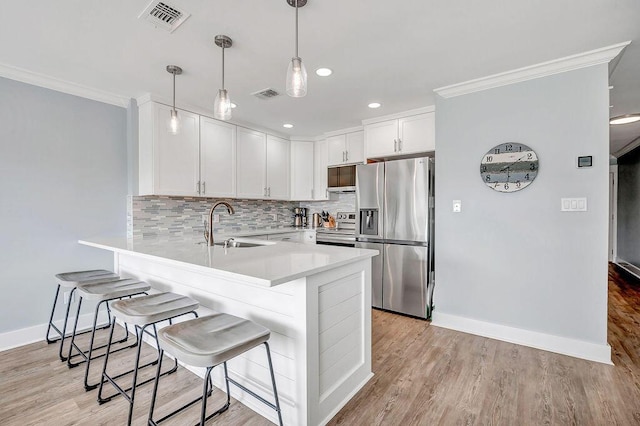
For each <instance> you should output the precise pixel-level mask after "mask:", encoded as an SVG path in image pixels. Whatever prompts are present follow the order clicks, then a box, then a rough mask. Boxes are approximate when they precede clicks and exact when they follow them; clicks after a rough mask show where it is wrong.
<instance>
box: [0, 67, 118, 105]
mask: <svg viewBox="0 0 640 426" xmlns="http://www.w3.org/2000/svg"><path fill="white" fill-rule="evenodd" d="M0 77H4V78H8V79H11V80H16V81H20V82H22V83H27V84H31V85H33V86H39V87H44V88H45V89H51V90H55V91H56V92H62V93H67V94H69V95H74V96H79V97H81V98H86V99H91V100H94V101H98V102H103V103H105V104H110V105H115V106H118V107H122V108H127V107H128V106H129V102H130V98H129V97H127V96H123V95H119V94H115V93H111V92H106V91H104V90H100V89H94V88H92V87H87V86H83V85H80V84H76V83H72V82H70V81H66V80H61V79H59V78H56V77H51V76H48V75H44V74H40V73H36V72H33V71H29V70H26V69H23V68H18V67H14V66H12V65H6V64H0Z"/></svg>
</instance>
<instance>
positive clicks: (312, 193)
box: [311, 188, 313, 200]
mask: <svg viewBox="0 0 640 426" xmlns="http://www.w3.org/2000/svg"><path fill="white" fill-rule="evenodd" d="M311 199H312V200H313V188H311Z"/></svg>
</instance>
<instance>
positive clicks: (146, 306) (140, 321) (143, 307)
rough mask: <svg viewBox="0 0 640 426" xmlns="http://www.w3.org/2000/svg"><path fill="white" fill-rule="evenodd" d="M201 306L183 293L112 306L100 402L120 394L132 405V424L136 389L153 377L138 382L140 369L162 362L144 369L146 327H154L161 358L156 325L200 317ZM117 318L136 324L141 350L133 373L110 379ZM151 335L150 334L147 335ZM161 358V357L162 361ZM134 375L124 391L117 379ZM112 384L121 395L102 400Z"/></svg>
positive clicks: (167, 294) (99, 391)
mask: <svg viewBox="0 0 640 426" xmlns="http://www.w3.org/2000/svg"><path fill="white" fill-rule="evenodd" d="M199 306H200V304H199V303H198V302H197V301H196V300H193V299H191V298H190V297H187V296H182V295H180V294H175V293H158V294H151V295H148V296H141V297H136V298H134V299H127V300H119V301H117V302H114V303H113V304H112V305H111V311H112V314H113V319H112V320H111V331H110V334H109V343H108V344H107V353H106V356H105V358H104V367H103V369H102V379H101V380H100V388H99V390H98V402H99V403H100V404H103V403H105V402H107V401H110V400H111V399H112V398H113V397H115V396H118V393H119V394H121V395H122V396H123V397H124V398H125V399H126V400H127V402H129V417H128V420H127V424H128V425H130V424H131V419H132V416H133V403H134V401H135V396H136V387H138V386H141V385H144V384H145V383H149V382H151V381H152V380H154V379H153V378H151V379H148V380H145V381H143V382H141V383H136V382H137V380H138V370H139V369H141V368H144V367H148V366H150V365H153V364H156V363H157V362H158V360H155V361H153V362H150V363H147V364H145V365H142V366H140V353H141V351H142V344H143V339H142V335H143V333H145V332H146V328H147V327H149V326H152V327H153V329H154V334H153V337H154V338H155V339H156V344H157V345H158V346H157V347H158V356H159V357H160V345H159V344H158V337H157V335H158V332H157V329H156V324H157V323H159V322H161V321H167V320H169V321H171V320H172V319H173V318H176V317H179V316H181V315H186V314H189V313H192V314H194V315H195V317H196V318H197V317H198V314H197V312H196V309H198V307H199ZM116 319H120V320H122V321H124V322H125V323H126V324H131V325H134V326H135V328H136V340H137V341H138V350H137V353H136V359H135V363H134V368H133V370H129V371H126V372H124V373H121V374H118V375H116V376H113V377H112V376H110V375H109V374H107V364H108V362H109V351H110V349H111V341H112V339H113V330H114V329H115V326H116ZM147 333H148V332H147ZM158 359H159V358H158ZM177 369H178V361H177V360H176V361H175V364H174V366H173V368H172V369H170V370H169V371H166V372H165V373H163V375H166V374H171V373H173V372H175V371H176V370H177ZM130 373H133V383H132V385H131V387H130V388H127V389H122V387H120V385H118V384H117V383H116V382H115V380H116V379H118V378H120V377H123V376H125V375H127V374H130ZM107 381H108V382H110V383H111V384H112V385H113V387H115V388H116V390H117V391H118V393H116V394H115V395H111V396H108V397H104V398H103V397H102V389H103V385H104V384H105V383H106V382H107ZM128 391H131V395H128V394H127V392H128Z"/></svg>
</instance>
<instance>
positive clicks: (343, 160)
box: [342, 151, 346, 163]
mask: <svg viewBox="0 0 640 426" xmlns="http://www.w3.org/2000/svg"><path fill="white" fill-rule="evenodd" d="M345 161H346V160H345V159H344V151H342V162H343V163H344V162H345Z"/></svg>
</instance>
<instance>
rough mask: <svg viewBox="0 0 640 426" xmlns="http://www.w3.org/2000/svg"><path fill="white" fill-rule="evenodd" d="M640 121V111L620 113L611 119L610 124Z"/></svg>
mask: <svg viewBox="0 0 640 426" xmlns="http://www.w3.org/2000/svg"><path fill="white" fill-rule="evenodd" d="M636 121H640V113H636V114H625V115H619V116H618V117H613V118H611V119H609V124H629V123H635V122H636Z"/></svg>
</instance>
